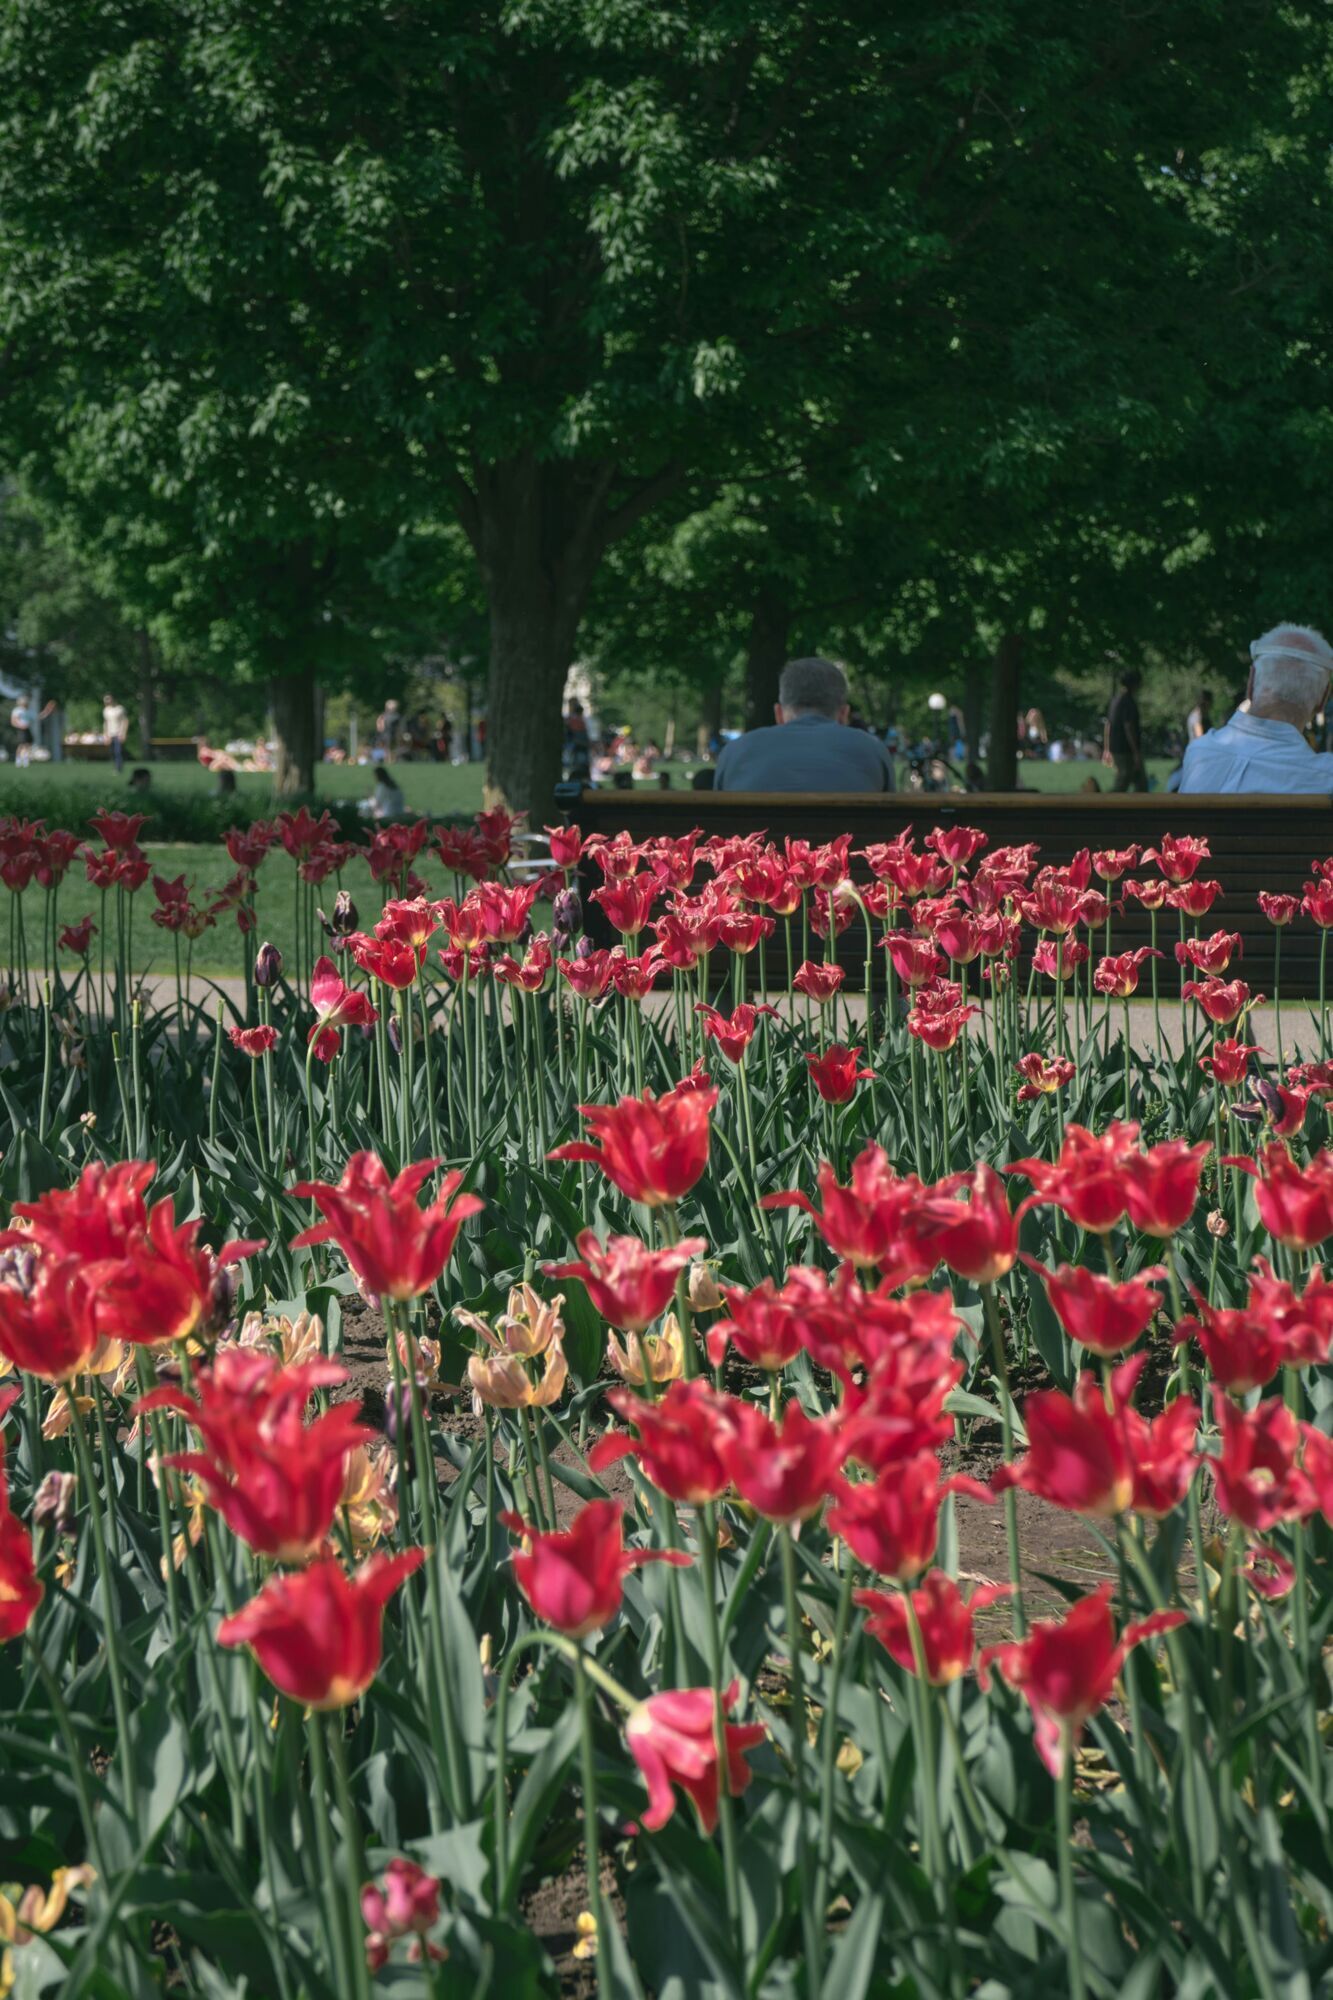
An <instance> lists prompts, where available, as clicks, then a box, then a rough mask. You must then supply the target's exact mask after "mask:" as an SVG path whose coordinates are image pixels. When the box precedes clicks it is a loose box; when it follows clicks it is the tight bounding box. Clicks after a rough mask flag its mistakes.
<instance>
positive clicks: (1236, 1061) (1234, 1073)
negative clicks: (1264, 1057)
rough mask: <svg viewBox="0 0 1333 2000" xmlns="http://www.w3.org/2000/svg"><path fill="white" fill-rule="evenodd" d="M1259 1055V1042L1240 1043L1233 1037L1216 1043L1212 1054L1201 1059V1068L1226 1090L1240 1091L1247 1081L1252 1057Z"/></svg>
mask: <svg viewBox="0 0 1333 2000" xmlns="http://www.w3.org/2000/svg"><path fill="white" fill-rule="evenodd" d="M1258 1053H1259V1045H1258V1043H1257V1042H1238V1041H1237V1040H1236V1039H1235V1037H1234V1036H1231V1037H1229V1038H1227V1039H1226V1040H1223V1041H1218V1042H1214V1043H1213V1046H1212V1049H1211V1051H1210V1053H1209V1054H1208V1055H1206V1056H1200V1057H1199V1068H1200V1069H1201V1070H1202V1071H1203V1073H1204V1075H1205V1076H1210V1077H1212V1079H1213V1082H1214V1083H1218V1084H1221V1086H1222V1088H1223V1089H1224V1090H1238V1089H1239V1088H1240V1086H1241V1084H1242V1083H1244V1081H1245V1077H1246V1073H1247V1072H1248V1070H1249V1067H1250V1057H1251V1056H1257V1055H1258Z"/></svg>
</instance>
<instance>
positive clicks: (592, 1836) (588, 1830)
mask: <svg viewBox="0 0 1333 2000" xmlns="http://www.w3.org/2000/svg"><path fill="white" fill-rule="evenodd" d="M585 1665H586V1662H585V1659H584V1655H583V1653H582V1652H581V1651H579V1652H576V1653H575V1655H574V1691H575V1695H576V1698H577V1701H578V1709H579V1748H580V1761H581V1764H582V1770H583V1853H584V1859H585V1860H586V1862H587V1866H588V1910H589V1913H590V1915H591V1917H592V1920H593V1925H594V1931H593V1936H594V1938H595V1939H596V1944H597V1950H598V1952H599V1954H600V1953H601V1952H602V1951H604V1950H605V1948H606V1940H605V1934H604V1930H603V1916H602V1856H601V1846H600V1842H599V1840H598V1835H597V1763H596V1751H595V1748H594V1745H593V1735H592V1698H591V1695H590V1692H589V1688H588V1676H587V1673H586V1672H585V1671H584V1669H585ZM602 1984H603V1981H602V1977H601V1968H600V1965H599V1967H598V1977H597V1986H598V1990H599V1991H600V1990H601V1988H602Z"/></svg>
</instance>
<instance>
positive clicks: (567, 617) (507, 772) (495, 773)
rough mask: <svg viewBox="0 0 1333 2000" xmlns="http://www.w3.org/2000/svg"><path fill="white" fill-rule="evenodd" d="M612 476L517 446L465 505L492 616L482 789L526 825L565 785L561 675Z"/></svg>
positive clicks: (601, 535) (608, 470) (601, 534)
mask: <svg viewBox="0 0 1333 2000" xmlns="http://www.w3.org/2000/svg"><path fill="white" fill-rule="evenodd" d="M613 473H614V466H613V465H606V466H602V467H600V468H589V467H586V466H584V467H571V466H568V465H562V464H560V463H558V462H551V461H545V462H543V461H541V460H539V459H537V458H536V457H535V455H534V454H532V453H531V452H523V453H520V454H519V455H518V456H517V457H515V458H513V459H509V460H506V461H505V462H503V463H502V464H499V465H493V466H490V467H487V468H486V469H485V472H484V476H482V477H481V478H479V482H478V492H477V494H476V496H475V499H470V502H469V507H468V509H467V510H466V511H465V519H464V525H465V527H467V529H468V533H469V535H470V536H471V538H472V542H473V547H474V548H475V549H476V551H477V554H478V557H479V559H480V563H481V572H482V576H483V578H484V580H485V584H486V600H487V605H488V608H489V611H490V623H491V646H490V661H489V673H488V676H487V683H486V792H487V797H488V798H490V799H494V800H496V801H502V802H503V803H504V804H505V805H507V806H508V807H509V809H510V811H511V812H519V811H526V812H527V813H528V814H529V815H530V823H531V824H532V825H533V826H540V825H541V824H542V822H543V820H544V819H545V818H546V816H547V814H548V813H549V812H550V811H551V810H552V797H553V794H554V791H555V787H556V786H557V785H558V784H559V782H560V769H561V753H562V748H563V744H564V722H563V718H562V714H561V707H562V700H563V696H564V691H565V680H566V677H567V675H568V673H569V669H570V665H571V663H572V660H573V655H574V641H575V637H576V635H577V633H578V627H579V619H580V617H581V616H582V613H583V606H584V602H585V600H586V598H587V594H588V588H589V585H590V584H591V582H592V579H593V575H594V572H595V571H596V568H597V563H598V561H599V559H600V557H601V553H602V549H603V547H604V546H605V533H606V513H605V502H606V495H607V492H608V490H609V487H610V484H611V479H612V475H613ZM469 513H470V515H471V518H470V520H469V518H468V514H469Z"/></svg>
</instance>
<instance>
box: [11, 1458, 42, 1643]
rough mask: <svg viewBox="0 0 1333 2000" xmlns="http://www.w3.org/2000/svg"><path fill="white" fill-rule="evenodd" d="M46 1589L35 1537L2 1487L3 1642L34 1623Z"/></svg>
mask: <svg viewBox="0 0 1333 2000" xmlns="http://www.w3.org/2000/svg"><path fill="white" fill-rule="evenodd" d="M44 1595H45V1592H44V1590H43V1587H42V1585H41V1584H40V1583H39V1582H38V1580H37V1570H36V1567H35V1565H34V1563H33V1556H32V1537H31V1535H29V1533H28V1531H27V1529H26V1528H25V1527H24V1525H23V1523H22V1521H20V1520H19V1519H18V1517H17V1515H15V1514H11V1513H10V1511H9V1505H8V1502H7V1499H6V1497H5V1494H4V1491H3V1489H0V1646H2V1645H4V1643H5V1642H6V1640H8V1639H17V1638H19V1637H20V1636H21V1634H22V1633H24V1632H26V1631H27V1629H28V1626H29V1625H30V1624H31V1623H32V1620H33V1616H34V1614H35V1613H36V1610H37V1606H38V1605H39V1604H40V1603H41V1601H42V1598H43V1596H44Z"/></svg>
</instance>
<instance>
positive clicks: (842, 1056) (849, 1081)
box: [803, 1042, 875, 1104]
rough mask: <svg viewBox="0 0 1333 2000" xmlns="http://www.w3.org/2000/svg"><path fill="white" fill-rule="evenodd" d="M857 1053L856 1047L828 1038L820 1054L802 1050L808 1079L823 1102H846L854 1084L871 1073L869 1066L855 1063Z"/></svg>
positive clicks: (853, 1090) (871, 1074) (872, 1073)
mask: <svg viewBox="0 0 1333 2000" xmlns="http://www.w3.org/2000/svg"><path fill="white" fill-rule="evenodd" d="M860 1055H861V1050H860V1049H859V1048H855V1049H849V1048H847V1047H846V1045H845V1044H844V1043H842V1042H830V1043H829V1045H828V1047H827V1048H826V1049H825V1050H824V1052H823V1054H822V1055H815V1054H810V1053H807V1054H806V1056H805V1057H804V1059H803V1060H804V1061H805V1063H806V1065H807V1067H808V1068H809V1071H810V1081H811V1083H813V1085H814V1086H815V1090H816V1091H817V1093H818V1094H819V1096H820V1097H822V1098H823V1100H824V1102H825V1104H847V1103H849V1102H850V1100H851V1099H852V1097H853V1096H855V1094H856V1086H857V1084H858V1083H864V1082H866V1081H867V1080H868V1079H870V1078H872V1077H873V1076H874V1074H875V1072H874V1070H873V1069H860V1068H858V1067H857V1064H858V1061H859V1059H860Z"/></svg>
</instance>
